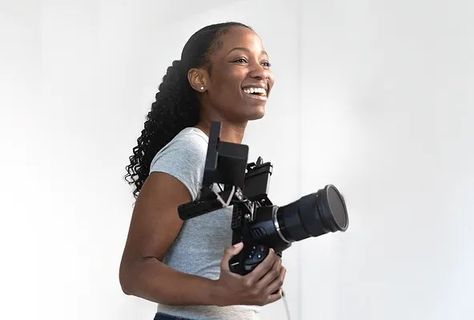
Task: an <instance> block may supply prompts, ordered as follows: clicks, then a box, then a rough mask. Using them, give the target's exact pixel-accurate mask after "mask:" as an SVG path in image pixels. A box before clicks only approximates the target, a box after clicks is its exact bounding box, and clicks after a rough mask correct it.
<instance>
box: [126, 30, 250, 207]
mask: <svg viewBox="0 0 474 320" xmlns="http://www.w3.org/2000/svg"><path fill="white" fill-rule="evenodd" d="M234 26H240V27H245V28H249V29H251V28H250V27H249V26H246V25H244V24H242V23H239V22H225V23H218V24H213V25H209V26H206V27H204V28H202V29H200V30H198V31H197V32H196V33H194V34H193V35H192V36H191V38H189V40H188V41H187V42H186V44H185V45H184V48H183V51H182V53H181V60H175V61H173V63H172V65H171V66H170V67H168V69H167V71H166V75H165V76H164V77H163V81H162V83H161V84H160V86H159V87H158V90H159V91H158V93H157V94H156V95H155V99H156V101H155V102H153V103H152V105H151V110H150V112H148V115H147V117H146V121H145V124H144V129H143V130H142V132H141V135H140V137H138V139H137V146H135V147H134V148H133V155H131V156H130V157H129V159H130V164H129V165H127V166H126V167H125V169H126V170H127V174H126V175H125V177H124V178H125V180H126V181H127V182H128V183H129V184H134V185H135V190H134V191H133V196H134V197H135V198H137V197H138V194H139V192H140V190H141V188H142V186H143V183H144V182H145V179H146V178H147V177H148V175H149V171H150V164H151V161H152V160H153V157H154V156H155V155H156V153H157V152H158V151H159V150H160V149H161V148H163V147H164V146H165V145H166V144H167V143H168V142H170V141H171V140H172V139H173V138H174V136H176V135H177V134H178V133H179V132H180V131H181V130H183V129H184V128H186V127H192V126H194V125H196V124H197V123H198V121H199V110H200V103H199V99H198V95H197V92H196V91H195V90H194V89H193V88H192V87H191V85H190V84H189V81H188V76H187V74H188V70H189V69H191V68H199V67H206V68H207V69H208V71H209V72H211V66H210V62H209V56H210V54H211V53H212V52H214V51H215V50H216V49H218V48H219V47H220V46H221V45H222V43H221V42H220V40H219V39H220V37H221V36H222V35H223V34H225V33H226V32H227V31H228V30H229V28H231V27H234Z"/></svg>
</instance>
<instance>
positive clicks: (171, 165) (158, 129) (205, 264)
mask: <svg viewBox="0 0 474 320" xmlns="http://www.w3.org/2000/svg"><path fill="white" fill-rule="evenodd" d="M272 85H273V75H272V73H271V71H270V63H269V61H268V56H267V53H266V52H265V50H264V48H263V45H262V42H261V40H260V38H259V37H258V35H257V34H256V33H255V32H254V31H253V30H252V29H251V28H250V27H248V26H245V25H243V24H240V23H233V22H232V23H222V24H216V25H210V26H207V27H204V28H202V29H201V30H199V31H197V32H196V33H195V34H194V35H193V36H192V37H191V38H190V39H189V40H188V42H187V43H186V45H185V46H184V48H183V52H182V55H181V60H179V61H174V62H173V65H172V66H171V67H169V68H168V70H167V74H166V75H165V76H164V78H163V82H162V83H161V85H160V87H159V92H158V93H157V94H156V101H155V102H154V103H153V105H152V109H151V111H150V112H149V114H148V118H147V121H146V122H145V128H144V130H143V131H142V134H141V136H140V137H139V138H138V145H137V146H136V147H135V148H134V149H133V155H132V156H131V157H130V165H128V166H127V171H128V175H127V176H126V177H127V178H128V181H129V182H130V183H133V184H134V185H135V187H136V189H135V191H134V195H135V196H136V197H137V200H136V204H135V208H134V211H133V216H132V220H131V225H130V230H129V234H128V239H127V243H126V246H125V249H124V253H123V257H122V262H121V265H120V283H121V285H122V288H123V291H124V292H125V293H126V294H131V295H135V296H138V297H142V298H144V299H147V300H151V301H155V302H158V303H159V307H158V312H157V314H156V316H155V320H158V319H163V320H164V319H233V320H235V319H258V307H256V305H265V304H267V303H271V302H273V301H276V300H278V299H279V298H280V297H281V286H282V284H283V280H284V277H285V272H286V270H285V268H284V267H283V266H282V264H281V259H280V258H279V257H278V256H277V255H276V254H275V253H274V252H273V251H271V253H270V254H269V255H268V256H267V257H266V259H265V260H264V261H263V262H262V263H261V264H259V265H258V267H257V268H255V269H254V270H253V271H252V272H251V273H249V274H247V275H245V276H241V275H238V274H235V273H232V272H230V271H229V266H228V263H229V259H230V258H231V257H232V256H233V255H236V254H237V253H238V252H240V250H241V249H242V244H241V243H240V244H237V245H234V246H231V234H232V232H231V230H230V218H231V214H232V210H231V208H223V209H219V210H216V211H213V212H211V213H208V214H205V215H202V216H199V217H196V218H193V219H190V220H187V221H185V222H183V221H182V220H181V219H180V218H179V216H178V213H177V206H178V205H180V204H182V203H186V202H190V201H192V200H195V199H196V198H197V197H198V195H199V190H200V183H201V181H202V175H203V169H204V162H205V157H206V151H207V143H208V135H209V131H210V124H211V121H213V120H217V121H221V123H222V128H221V133H220V138H221V140H222V141H228V142H233V143H241V142H242V139H243V136H244V131H245V127H246V125H247V122H248V121H249V120H254V119H259V118H261V117H263V115H264V113H265V103H266V101H267V98H268V94H269V92H270V90H271V88H272Z"/></svg>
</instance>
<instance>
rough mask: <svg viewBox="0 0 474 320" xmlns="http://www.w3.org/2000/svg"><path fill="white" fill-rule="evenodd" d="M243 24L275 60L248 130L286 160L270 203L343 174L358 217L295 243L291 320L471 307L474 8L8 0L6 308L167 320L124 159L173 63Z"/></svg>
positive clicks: (434, 314)
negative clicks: (153, 296)
mask: <svg viewBox="0 0 474 320" xmlns="http://www.w3.org/2000/svg"><path fill="white" fill-rule="evenodd" d="M229 20H233V21H241V22H244V23H247V24H249V25H250V26H252V27H253V28H254V29H255V30H256V31H257V32H258V33H259V34H260V35H261V37H262V39H263V41H264V44H265V46H266V48H267V51H269V53H270V56H271V60H272V63H273V66H274V67H273V70H274V73H275V75H276V79H277V83H276V85H275V87H274V90H273V93H272V97H271V99H270V101H269V103H268V109H267V110H268V111H267V115H266V117H265V118H264V119H262V120H259V121H258V122H254V123H251V124H250V126H249V128H248V133H247V137H246V139H245V143H247V144H249V145H250V150H251V151H250V159H255V158H256V157H257V156H258V155H262V156H263V157H264V159H265V160H269V161H272V163H273V165H274V175H273V176H272V184H271V190H270V197H271V199H272V200H273V202H275V203H277V204H280V205H283V204H286V203H288V202H290V201H293V200H295V199H297V198H299V197H300V196H302V195H305V194H307V193H311V192H315V191H316V190H317V189H319V188H322V187H323V186H324V185H325V184H328V183H332V184H335V185H336V186H337V187H338V188H339V189H340V190H341V192H342V193H343V194H344V196H345V197H346V201H347V205H348V209H349V216H350V226H349V229H348V230H347V232H346V233H340V232H339V233H335V234H329V235H325V236H322V237H318V238H312V239H306V240H304V241H301V242H298V243H295V244H294V245H293V246H292V248H290V249H289V250H287V251H285V253H284V262H285V265H286V266H287V268H288V270H289V271H288V276H287V281H286V288H287V294H288V301H289V305H290V309H291V313H292V316H293V319H306V320H313V319H325V320H343V319H344V320H345V319H351V320H359V319H360V320H362V319H364V320H365V319H384V320H392V319H393V320H395V319H430V320H431V319H433V320H434V319H469V318H471V317H472V302H473V301H474V289H473V288H474V276H473V270H474V236H473V235H472V233H471V232H472V230H473V226H474V218H473V209H474V200H473V199H474V196H473V192H474V171H473V169H472V164H473V163H474V151H473V150H474V148H473V138H474V126H473V125H472V122H473V120H474V90H473V89H474V22H473V21H474V5H473V4H472V1H468V0H465V1H462V0H453V1H449V2H448V1H428V0H411V1H408V0H399V1H388V0H381V1H349V0H346V1H343V0H333V1H329V0H325V1H323V0H316V1H310V0H301V1H293V2H290V1H233V2H230V4H228V3H226V2H223V1H217V0H214V1H204V0H203V1H189V2H188V1H183V0H175V1H172V2H170V1H151V0H148V1H132V0H127V1H124V0H114V1H111V0H102V1H97V0H96V1H93V0H85V1H79V0H75V1H72V0H71V1H69V0H64V1H59V0H56V1H52V0H48V1H46V0H44V1H19V0H17V1H6V0H2V1H0V90H1V91H0V92H1V94H0V107H1V109H0V141H1V148H0V152H1V154H0V155H1V158H0V159H1V160H0V161H1V167H2V174H1V178H2V179H1V181H2V183H1V186H0V197H1V207H0V210H1V211H0V212H1V222H0V257H1V264H0V284H1V287H0V299H1V300H0V301H1V305H2V307H1V308H0V318H1V319H27V318H33V317H34V318H36V319H71V320H73V319H116V320H118V319H124V320H125V319H152V318H153V315H154V312H155V308H156V305H155V304H154V303H151V302H148V301H145V300H142V299H139V298H135V297H131V296H126V295H124V294H123V293H122V291H121V289H120V285H119V281H118V267H119V263H120V258H121V254H122V250H123V246H124V243H125V239H126V235H127V231H128V224H129V221H130V216H131V212H132V204H133V198H132V195H131V191H132V189H131V187H129V186H128V185H127V184H126V183H125V182H124V181H123V175H124V174H125V170H124V168H125V166H126V165H127V164H128V156H130V155H131V149H132V147H134V146H135V143H136V138H137V137H138V135H139V133H140V131H141V129H142V126H143V122H144V117H145V115H146V113H147V112H148V110H149V108H150V105H151V103H152V102H153V100H154V94H155V93H156V90H157V87H158V85H159V83H160V82H161V78H162V76H163V75H164V73H165V71H166V68H167V66H168V65H169V64H170V63H171V61H172V60H175V59H178V58H179V55H180V52H181V49H182V47H183V45H184V43H185V42H186V40H187V39H188V38H189V36H190V35H191V34H192V33H193V32H194V31H196V30H198V29H199V28H201V27H203V26H204V25H207V24H211V23H216V22H222V21H229ZM264 316H265V319H277V320H278V319H285V316H284V308H283V303H282V302H281V301H279V302H277V303H275V304H273V305H270V306H267V307H265V309H264Z"/></svg>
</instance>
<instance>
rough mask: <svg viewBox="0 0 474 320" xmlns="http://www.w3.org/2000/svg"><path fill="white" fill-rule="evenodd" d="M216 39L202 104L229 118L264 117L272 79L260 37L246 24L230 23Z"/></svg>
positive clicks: (251, 118) (228, 119)
mask: <svg viewBox="0 0 474 320" xmlns="http://www.w3.org/2000/svg"><path fill="white" fill-rule="evenodd" d="M219 41H220V45H219V46H218V47H217V49H216V50H214V52H213V53H212V54H211V55H210V57H209V60H210V64H211V68H210V72H209V73H208V74H207V79H206V80H207V81H206V92H205V94H204V95H203V99H202V104H203V107H204V108H205V109H207V110H206V111H207V112H210V113H211V114H213V115H216V116H218V117H219V118H221V119H225V120H227V121H230V122H246V121H248V120H254V119H259V118H261V117H263V115H264V114H265V104H266V102H267V98H268V95H269V93H270V90H271V88H272V86H273V81H274V80H273V75H272V72H271V70H270V62H269V58H268V55H267V53H266V51H265V50H264V48H263V44H262V41H261V39H260V38H259V37H258V35H257V34H256V33H255V32H254V31H252V30H250V29H248V28H245V27H231V28H230V29H229V30H228V31H227V32H226V33H225V34H223V35H222V36H221V37H220V39H219Z"/></svg>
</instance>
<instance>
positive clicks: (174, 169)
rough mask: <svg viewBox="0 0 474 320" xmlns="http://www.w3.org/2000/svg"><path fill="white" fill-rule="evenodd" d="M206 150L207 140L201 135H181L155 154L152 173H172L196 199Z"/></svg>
mask: <svg viewBox="0 0 474 320" xmlns="http://www.w3.org/2000/svg"><path fill="white" fill-rule="evenodd" d="M206 152H207V141H205V140H204V139H203V138H202V137H201V136H199V135H197V134H193V133H187V134H182V135H179V136H177V137H175V139H173V140H172V141H171V142H170V143H168V144H167V145H166V146H165V147H163V148H162V149H161V150H160V151H159V152H158V153H157V154H156V155H155V157H154V158H153V160H152V162H151V165H150V173H152V172H154V171H159V172H164V173H167V174H169V175H172V176H173V177H175V178H176V179H178V180H179V181H181V183H183V184H184V185H185V186H186V188H187V189H188V190H189V193H190V194H191V198H192V199H193V201H194V200H196V198H197V197H198V195H199V191H200V189H201V185H202V177H203V173H204V165H205V161H206Z"/></svg>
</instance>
